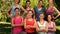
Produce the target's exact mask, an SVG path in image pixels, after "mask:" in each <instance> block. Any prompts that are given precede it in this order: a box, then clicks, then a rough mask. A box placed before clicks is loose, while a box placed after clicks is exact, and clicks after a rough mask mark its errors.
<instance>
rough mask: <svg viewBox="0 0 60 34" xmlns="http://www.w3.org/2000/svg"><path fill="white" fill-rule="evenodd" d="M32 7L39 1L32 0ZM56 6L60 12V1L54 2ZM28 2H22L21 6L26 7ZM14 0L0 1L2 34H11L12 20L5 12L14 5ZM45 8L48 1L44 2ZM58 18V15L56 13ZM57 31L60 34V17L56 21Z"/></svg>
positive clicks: (0, 31)
mask: <svg viewBox="0 0 60 34" xmlns="http://www.w3.org/2000/svg"><path fill="white" fill-rule="evenodd" d="M30 1H31V4H30V6H31V7H32V8H33V7H34V6H36V5H37V2H38V0H30ZM53 1H54V5H55V6H56V7H57V9H58V10H59V11H60V0H53ZM25 2H26V0H20V3H19V4H20V5H22V6H25ZM13 3H14V2H13V0H0V34H11V19H10V18H8V17H7V15H6V13H5V11H6V9H8V7H9V6H11V5H12V4H13ZM43 3H44V4H43V5H44V7H46V6H47V4H48V0H43ZM54 15H55V16H56V13H54ZM55 22H56V25H57V27H56V28H57V31H56V34H59V33H60V18H59V17H58V18H57V19H56V20H55Z"/></svg>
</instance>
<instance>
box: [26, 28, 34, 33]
mask: <svg viewBox="0 0 60 34" xmlns="http://www.w3.org/2000/svg"><path fill="white" fill-rule="evenodd" d="M25 31H26V32H27V33H32V32H34V29H32V28H31V29H25Z"/></svg>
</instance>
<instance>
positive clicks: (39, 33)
mask: <svg viewBox="0 0 60 34" xmlns="http://www.w3.org/2000/svg"><path fill="white" fill-rule="evenodd" d="M46 23H47V22H46V21H44V23H43V24H40V22H39V21H38V22H37V24H38V27H39V28H40V29H45V28H46ZM38 34H47V33H46V32H38Z"/></svg>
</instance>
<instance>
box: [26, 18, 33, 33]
mask: <svg viewBox="0 0 60 34" xmlns="http://www.w3.org/2000/svg"><path fill="white" fill-rule="evenodd" d="M26 26H34V19H32V21H29V20H28V19H26ZM25 31H26V32H27V33H33V32H34V28H31V29H26V30H25Z"/></svg>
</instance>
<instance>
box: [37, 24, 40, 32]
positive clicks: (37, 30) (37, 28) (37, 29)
mask: <svg viewBox="0 0 60 34" xmlns="http://www.w3.org/2000/svg"><path fill="white" fill-rule="evenodd" d="M36 31H37V32H39V31H40V29H39V27H38V24H37V23H36Z"/></svg>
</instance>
